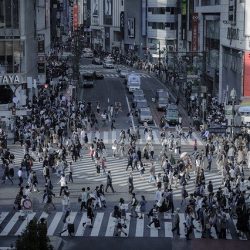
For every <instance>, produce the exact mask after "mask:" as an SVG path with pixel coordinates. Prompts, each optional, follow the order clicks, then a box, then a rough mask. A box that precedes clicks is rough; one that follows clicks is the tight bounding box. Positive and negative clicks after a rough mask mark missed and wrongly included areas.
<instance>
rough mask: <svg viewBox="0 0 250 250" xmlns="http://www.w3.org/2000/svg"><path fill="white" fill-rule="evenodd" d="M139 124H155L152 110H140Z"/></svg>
mask: <svg viewBox="0 0 250 250" xmlns="http://www.w3.org/2000/svg"><path fill="white" fill-rule="evenodd" d="M138 122H139V123H144V122H147V123H153V116H152V114H151V111H150V108H140V109H139V110H138Z"/></svg>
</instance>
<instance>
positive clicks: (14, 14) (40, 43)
mask: <svg viewBox="0 0 250 250" xmlns="http://www.w3.org/2000/svg"><path fill="white" fill-rule="evenodd" d="M49 50H50V0H36V1H35V0H30V1H21V0H0V109H1V121H7V120H10V119H8V118H9V117H12V114H11V111H10V109H11V107H12V106H14V105H15V107H16V108H17V110H16V115H23V114H24V113H25V111H23V110H22V109H21V107H22V106H25V105H27V103H28V101H29V100H31V99H32V95H33V94H34V93H35V90H34V87H36V86H37V83H39V80H40V81H42V80H44V79H46V78H45V71H46V68H45V54H46V53H47V52H48V51H49ZM34 80H36V81H34ZM34 83H35V84H34ZM41 83H42V82H41Z"/></svg>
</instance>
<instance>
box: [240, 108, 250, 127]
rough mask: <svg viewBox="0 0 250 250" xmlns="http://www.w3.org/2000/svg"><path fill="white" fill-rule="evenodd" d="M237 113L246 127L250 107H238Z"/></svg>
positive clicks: (249, 121)
mask: <svg viewBox="0 0 250 250" xmlns="http://www.w3.org/2000/svg"><path fill="white" fill-rule="evenodd" d="M238 113H239V114H240V116H241V121H242V122H243V124H245V125H246V124H249V123H250V106H240V107H239V109H238Z"/></svg>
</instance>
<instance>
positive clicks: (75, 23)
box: [73, 4, 78, 30]
mask: <svg viewBox="0 0 250 250" xmlns="http://www.w3.org/2000/svg"><path fill="white" fill-rule="evenodd" d="M77 28H78V4H74V7H73V29H74V30H77Z"/></svg>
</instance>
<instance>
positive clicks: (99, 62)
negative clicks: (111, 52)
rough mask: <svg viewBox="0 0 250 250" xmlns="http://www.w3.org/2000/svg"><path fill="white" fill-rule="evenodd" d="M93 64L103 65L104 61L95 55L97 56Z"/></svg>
mask: <svg viewBox="0 0 250 250" xmlns="http://www.w3.org/2000/svg"><path fill="white" fill-rule="evenodd" d="M92 64H96V65H102V61H101V59H100V58H98V57H95V58H93V60H92Z"/></svg>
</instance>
